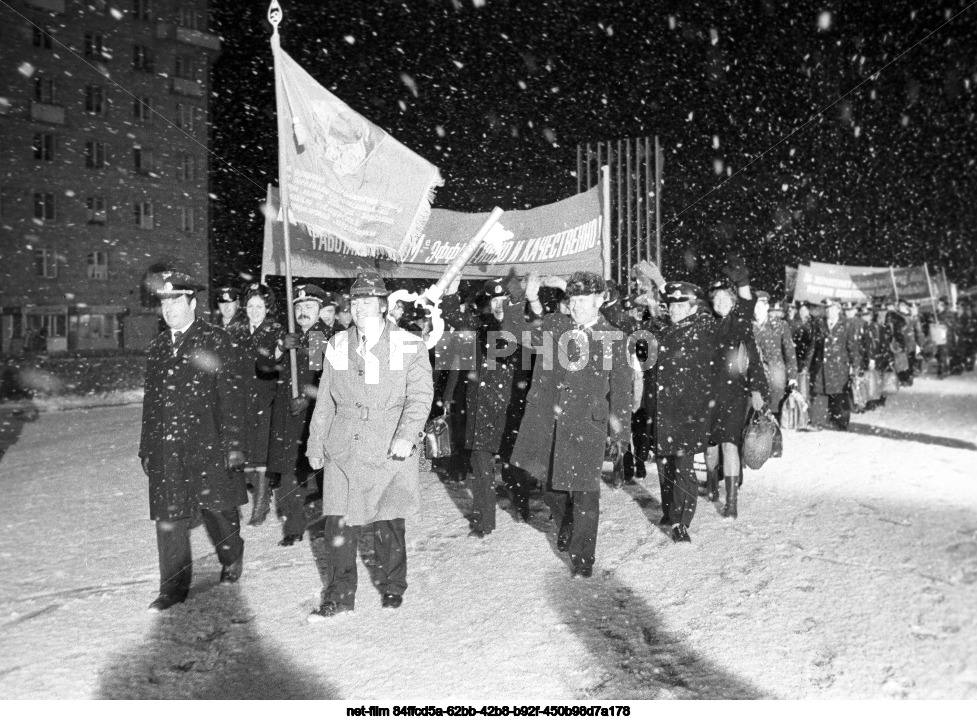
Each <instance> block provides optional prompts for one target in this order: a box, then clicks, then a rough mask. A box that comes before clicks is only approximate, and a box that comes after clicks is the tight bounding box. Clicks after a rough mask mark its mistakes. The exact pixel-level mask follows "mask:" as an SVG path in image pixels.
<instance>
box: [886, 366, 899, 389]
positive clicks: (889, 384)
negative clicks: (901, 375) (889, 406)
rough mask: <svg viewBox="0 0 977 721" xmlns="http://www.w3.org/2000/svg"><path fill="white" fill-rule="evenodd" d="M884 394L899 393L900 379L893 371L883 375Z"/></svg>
mask: <svg viewBox="0 0 977 721" xmlns="http://www.w3.org/2000/svg"><path fill="white" fill-rule="evenodd" d="M882 392H883V393H898V392H899V379H898V378H897V377H896V374H895V373H894V372H893V371H886V372H885V373H883V374H882Z"/></svg>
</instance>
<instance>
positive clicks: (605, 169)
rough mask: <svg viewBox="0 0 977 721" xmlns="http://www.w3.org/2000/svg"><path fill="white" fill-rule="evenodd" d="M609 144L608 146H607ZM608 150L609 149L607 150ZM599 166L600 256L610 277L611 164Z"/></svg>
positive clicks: (607, 275)
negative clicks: (601, 217) (601, 218)
mask: <svg viewBox="0 0 977 721" xmlns="http://www.w3.org/2000/svg"><path fill="white" fill-rule="evenodd" d="M609 147H610V146H608V148H609ZM608 152H610V151H608ZM607 162H608V164H607V165H604V166H601V169H600V176H601V178H600V179H601V187H600V195H601V199H600V209H601V215H602V216H604V217H603V222H602V223H601V244H600V247H601V253H600V255H601V258H603V260H604V277H605V278H607V279H608V280H610V278H611V166H610V160H608V161H607Z"/></svg>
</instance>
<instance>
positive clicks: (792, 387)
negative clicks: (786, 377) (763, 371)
mask: <svg viewBox="0 0 977 721" xmlns="http://www.w3.org/2000/svg"><path fill="white" fill-rule="evenodd" d="M796 390H797V381H787V392H788V393H790V392H791V391H796Z"/></svg>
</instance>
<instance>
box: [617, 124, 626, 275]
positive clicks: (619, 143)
mask: <svg viewBox="0 0 977 721" xmlns="http://www.w3.org/2000/svg"><path fill="white" fill-rule="evenodd" d="M615 161H616V163H617V173H615V175H617V282H618V283H620V282H621V240H622V237H621V226H622V224H623V222H624V218H623V217H622V215H621V205H622V203H621V201H622V200H623V198H622V197H621V141H620V140H618V141H617V155H616V157H615Z"/></svg>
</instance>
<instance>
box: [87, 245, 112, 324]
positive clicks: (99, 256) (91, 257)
mask: <svg viewBox="0 0 977 721" xmlns="http://www.w3.org/2000/svg"><path fill="white" fill-rule="evenodd" d="M88 279H89V280H108V279H109V254H108V253H107V252H105V251H104V250H96V251H95V252H94V253H89V254H88ZM93 317H94V316H93Z"/></svg>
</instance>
